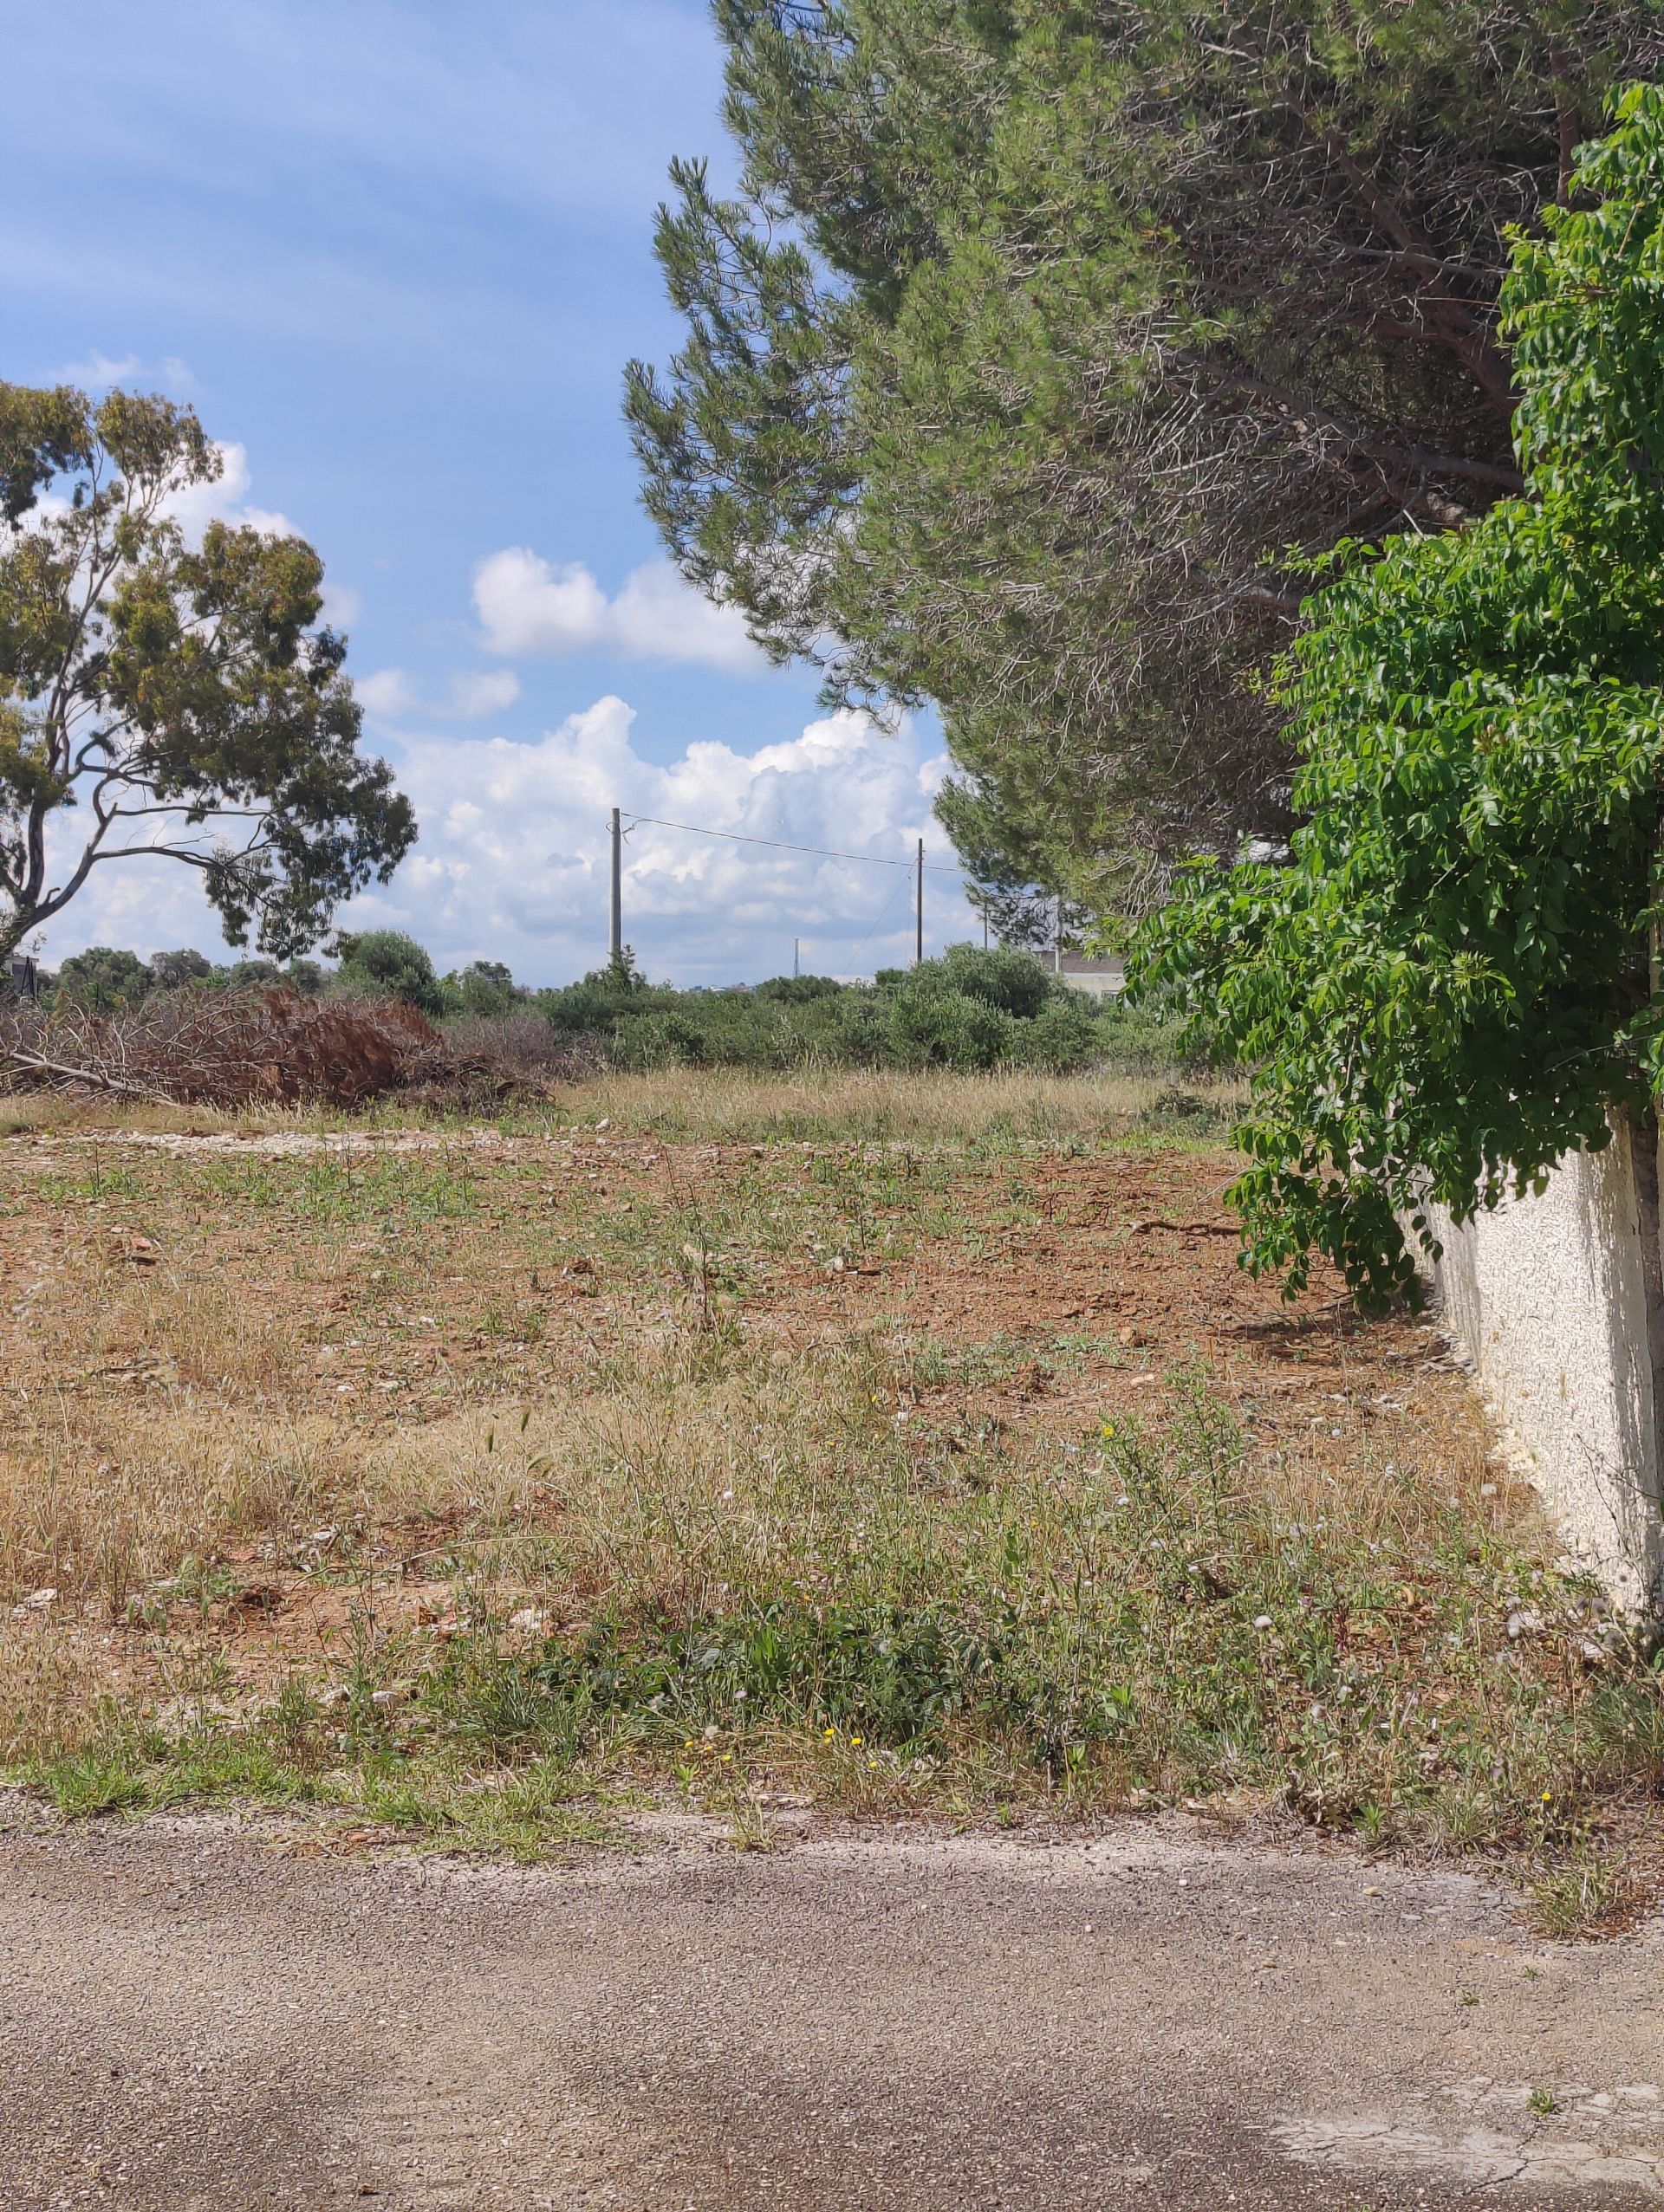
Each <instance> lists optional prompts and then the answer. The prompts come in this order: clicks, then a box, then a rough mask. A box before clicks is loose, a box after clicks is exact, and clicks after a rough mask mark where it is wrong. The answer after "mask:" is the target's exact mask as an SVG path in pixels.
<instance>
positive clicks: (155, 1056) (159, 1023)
mask: <svg viewBox="0 0 1664 2212" xmlns="http://www.w3.org/2000/svg"><path fill="white" fill-rule="evenodd" d="M474 1026H475V1027H476V1028H481V1027H483V1028H488V1029H490V1030H491V1033H492V1034H490V1035H454V1036H452V1035H446V1034H445V1033H444V1032H442V1031H441V1030H439V1029H438V1028H435V1027H434V1025H433V1024H432V1022H429V1021H428V1020H427V1019H426V1016H425V1015H421V1014H419V1013H418V1012H417V1011H416V1010H415V1009H413V1008H412V1007H409V1006H406V1005H405V1004H403V1003H402V1002H400V1001H399V1000H396V999H374V998H340V999H313V998H308V997H306V996H302V994H301V993H300V992H298V991H291V990H270V989H262V990H229V991H201V990H183V991H170V992H165V993H158V994H155V995H153V996H152V997H150V998H148V999H147V1000H146V1002H144V1004H143V1005H142V1006H140V1007H138V1008H134V1009H126V1010H123V1011H120V1012H117V1013H95V1012H93V1011H91V1010H89V1009H87V1008H85V1007H81V1006H77V1005H75V1004H73V1003H68V1004H64V1005H62V1006H57V1007H54V1008H53V1009H50V1010H49V1011H48V1010H45V1009H42V1008H40V1007H38V1006H35V1005H32V1004H29V1003H28V1002H13V1003H11V1004H3V1003H0V1091H3V1090H5V1089H12V1090H23V1089H42V1088H44V1089H48V1090H54V1091H60V1092H64V1093H70V1094H72V1095H107V1096H114V1097H119V1098H131V1099H146V1100H159V1101H163V1102H168V1103H172V1104H175V1105H181V1106H231V1107H235V1106H259V1105H297V1104H317V1105H326V1106H361V1105H363V1104H365V1103H367V1101H368V1100H373V1099H378V1098H383V1097H386V1096H388V1095H389V1094H391V1093H406V1094H411V1095H413V1096H415V1097H417V1098H419V1099H421V1100H426V1101H427V1102H430V1103H444V1102H445V1101H447V1100H457V1101H458V1102H460V1101H465V1100H479V1099H491V1098H497V1099H501V1098H506V1097H510V1096H513V1095H516V1094H522V1093H528V1092H532V1093H535V1092H538V1091H545V1090H547V1089H548V1087H549V1085H550V1084H551V1083H553V1082H554V1081H556V1080H559V1079H560V1078H561V1077H562V1076H564V1075H568V1074H573V1073H575V1072H577V1067H578V1065H579V1063H580V1062H581V1061H582V1047H581V1045H575V1046H574V1047H573V1048H570V1049H569V1050H568V1051H566V1052H565V1053H564V1054H562V1052H560V1051H559V1050H556V1049H548V1048H545V1049H542V1050H539V1051H531V1050H529V1049H528V1048H527V1044H526V1041H525V1040H524V1039H523V1038H521V1037H519V1036H517V1035H515V1036H509V1035H497V1034H496V1031H497V1029H499V1028H503V1027H504V1025H502V1024H489V1025H474ZM537 1026H538V1028H540V1029H544V1030H546V1026H547V1025H545V1024H539V1025H537ZM556 1042H557V1041H556V1040H553V1039H552V1038H551V1039H549V1045H550V1046H551V1047H552V1046H554V1045H555V1044H556ZM569 1063H570V1064H569Z"/></svg>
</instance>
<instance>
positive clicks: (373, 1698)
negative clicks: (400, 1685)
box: [370, 1690, 405, 1713]
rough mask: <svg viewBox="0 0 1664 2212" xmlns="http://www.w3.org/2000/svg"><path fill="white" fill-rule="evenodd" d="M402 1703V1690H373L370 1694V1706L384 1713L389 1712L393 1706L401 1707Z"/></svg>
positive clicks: (403, 1696) (403, 1694) (403, 1700)
mask: <svg viewBox="0 0 1664 2212" xmlns="http://www.w3.org/2000/svg"><path fill="white" fill-rule="evenodd" d="M404 1702H405V1693H404V1691H403V1690H371V1692H370V1703H371V1704H372V1705H376V1706H379V1707H380V1709H381V1710H382V1711H383V1712H384V1713H386V1712H390V1711H391V1710H392V1709H393V1706H395V1705H402V1704H403V1703H404Z"/></svg>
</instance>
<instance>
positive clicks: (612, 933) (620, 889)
mask: <svg viewBox="0 0 1664 2212" xmlns="http://www.w3.org/2000/svg"><path fill="white" fill-rule="evenodd" d="M612 832H613V900H612V910H611V913H610V915H609V923H610V926H609V928H608V935H607V957H608V959H609V960H613V961H617V960H620V959H621V958H622V957H623V954H624V833H623V831H622V829H621V827H620V826H619V820H618V808H616V807H614V808H613V820H612Z"/></svg>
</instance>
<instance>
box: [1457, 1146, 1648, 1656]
mask: <svg viewBox="0 0 1664 2212" xmlns="http://www.w3.org/2000/svg"><path fill="white" fill-rule="evenodd" d="M1641 1141H1642V1140H1641V1139H1639V1138H1637V1137H1636V1136H1635V1132H1633V1130H1632V1128H1631V1125H1629V1124H1628V1122H1627V1121H1626V1122H1623V1123H1622V1124H1621V1125H1620V1126H1619V1127H1618V1129H1617V1132H1616V1134H1615V1137H1614V1138H1613V1141H1612V1143H1611V1144H1610V1145H1608V1146H1607V1147H1606V1149H1605V1150H1604V1151H1599V1152H1581V1151H1580V1152H1573V1153H1569V1154H1568V1155H1567V1156H1566V1158H1564V1159H1563V1161H1562V1162H1561V1164H1560V1165H1559V1167H1558V1168H1557V1169H1556V1171H1555V1172H1554V1174H1553V1175H1552V1176H1551V1177H1550V1180H1549V1187H1548V1189H1547V1190H1545V1191H1544V1194H1543V1195H1542V1197H1528V1198H1520V1199H1510V1200H1506V1201H1505V1202H1504V1203H1503V1204H1502V1205H1501V1206H1500V1207H1499V1208H1498V1210H1497V1211H1496V1212H1494V1213H1487V1214H1481V1215H1479V1216H1478V1218H1477V1219H1476V1220H1474V1221H1472V1222H1470V1223H1466V1225H1465V1226H1464V1227H1462V1228H1460V1229H1453V1227H1452V1226H1451V1224H1450V1223H1449V1220H1448V1218H1447V1217H1446V1218H1442V1219H1440V1218H1439V1217H1438V1215H1437V1210H1434V1219H1435V1226H1436V1230H1437V1234H1438V1236H1439V1238H1440V1242H1441V1243H1442V1244H1443V1246H1444V1248H1445V1254H1444V1257H1443V1259H1442V1260H1441V1261H1440V1262H1439V1265H1438V1267H1437V1268H1436V1269H1435V1271H1434V1272H1435V1277H1436V1281H1437V1287H1438V1294H1439V1301H1440V1308H1441V1313H1442V1318H1443V1320H1444V1322H1445V1325H1446V1327H1447V1328H1448V1329H1449V1330H1450V1332H1451V1334H1452V1335H1453V1338H1454V1339H1455V1340H1456V1341H1457V1343H1458V1344H1459V1346H1461V1348H1462V1349H1463V1351H1464V1352H1466V1354H1467V1356H1468V1358H1469V1359H1471V1361H1472V1365H1473V1367H1474V1369H1475V1372H1476V1373H1477V1375H1478V1377H1479V1384H1480V1386H1481V1388H1482V1390H1483V1391H1484V1392H1485V1396H1486V1398H1488V1399H1489V1401H1490V1404H1491V1406H1492V1412H1493V1413H1494V1415H1495V1417H1496V1418H1497V1420H1498V1424H1499V1425H1500V1427H1501V1430H1502V1431H1503V1442H1504V1444H1505V1448H1507V1449H1509V1450H1511V1454H1512V1456H1514V1457H1515V1459H1516V1460H1517V1462H1518V1463H1521V1464H1523V1465H1524V1467H1525V1469H1527V1471H1529V1472H1530V1473H1531V1476H1532V1477H1533V1479H1534V1481H1535V1482H1536V1484H1537V1489H1538V1491H1539V1492H1540V1494H1541V1495H1542V1497H1543V1500H1544V1503H1545V1505H1546V1506H1547V1508H1548V1509H1549V1511H1550V1515H1552V1516H1553V1518H1554V1520H1555V1521H1556V1522H1557V1526H1558V1528H1559V1530H1560V1533H1561V1536H1562V1539H1563V1541H1564V1544H1565V1546H1566V1548H1567V1550H1568V1551H1569V1552H1570V1553H1571V1554H1573V1556H1574V1557H1576V1558H1577V1559H1578V1560H1582V1561H1583V1562H1584V1563H1585V1564H1586V1565H1587V1566H1588V1567H1590V1568H1592V1569H1593V1570H1594V1572H1595V1573H1596V1574H1597V1575H1598V1576H1599V1577H1600V1579H1601V1580H1602V1583H1603V1584H1604V1585H1605V1586H1606V1588H1607V1590H1608V1592H1609V1594H1610V1596H1611V1599H1612V1601H1613V1603H1614V1605H1615V1607H1616V1608H1617V1609H1618V1610H1619V1611H1620V1612H1622V1613H1624V1614H1626V1615H1628V1616H1630V1617H1632V1618H1637V1617H1643V1616H1646V1615H1649V1614H1652V1613H1655V1612H1657V1611H1658V1610H1659V1607H1660V1601H1661V1592H1664V1518H1661V1512H1660V1489H1661V1485H1660V1462H1661V1451H1660V1444H1659V1436H1660V1411H1661V1394H1664V1372H1660V1371H1659V1368H1658V1365H1657V1359H1658V1348H1659V1346H1658V1331H1659V1324H1660V1309H1661V1301H1660V1297H1659V1293H1658V1288H1657V1285H1658V1268H1659V1258H1660V1255H1659V1244H1658V1236H1659V1229H1658V1216H1657V1207H1656V1203H1655V1202H1654V1197H1653V1192H1654V1189H1655V1183H1654V1178H1653V1177H1652V1175H1651V1173H1650V1171H1649V1168H1650V1164H1649V1163H1648V1160H1647V1159H1645V1158H1638V1156H1637V1147H1638V1144H1639V1143H1640V1142H1641ZM1649 1282H1650V1284H1651V1286H1652V1288H1651V1289H1650V1291H1649Z"/></svg>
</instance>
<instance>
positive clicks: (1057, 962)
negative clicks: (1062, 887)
mask: <svg viewBox="0 0 1664 2212" xmlns="http://www.w3.org/2000/svg"><path fill="white" fill-rule="evenodd" d="M1051 972H1052V974H1053V975H1054V976H1061V975H1062V974H1063V892H1061V891H1060V892H1058V894H1057V918H1056V921H1055V922H1054V923H1053V924H1052V925H1051Z"/></svg>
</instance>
